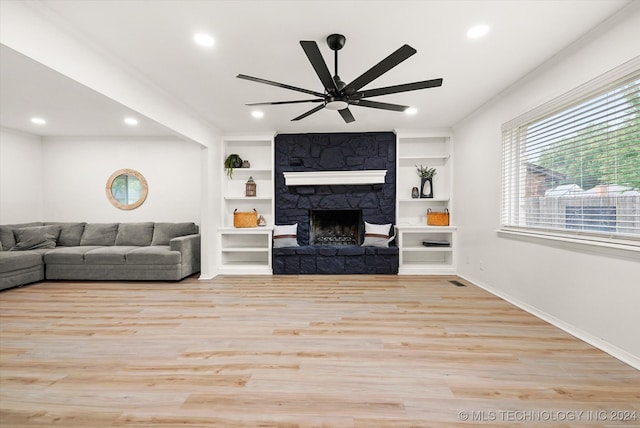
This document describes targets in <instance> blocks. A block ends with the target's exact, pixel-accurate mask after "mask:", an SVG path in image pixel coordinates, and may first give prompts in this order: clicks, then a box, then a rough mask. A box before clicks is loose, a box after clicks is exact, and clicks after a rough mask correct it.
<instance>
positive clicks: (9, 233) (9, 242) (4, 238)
mask: <svg viewBox="0 0 640 428" xmlns="http://www.w3.org/2000/svg"><path fill="white" fill-rule="evenodd" d="M33 226H42V222H32V223H21V224H4V225H2V226H0V242H2V249H3V250H4V251H9V249H10V248H12V247H15V245H16V238H15V237H14V236H13V231H14V229H20V228H23V227H33Z"/></svg>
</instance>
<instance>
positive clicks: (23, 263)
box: [0, 222, 200, 290]
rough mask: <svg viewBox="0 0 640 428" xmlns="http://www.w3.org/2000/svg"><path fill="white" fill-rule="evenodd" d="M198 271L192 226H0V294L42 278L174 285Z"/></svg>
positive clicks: (196, 237) (195, 233)
mask: <svg viewBox="0 0 640 428" xmlns="http://www.w3.org/2000/svg"><path fill="white" fill-rule="evenodd" d="M199 271H200V234H199V233H198V227H197V226H196V224H195V223H152V222H147V223H40V222H37V223H24V224H13V225H2V226H0V290H4V289H6V288H10V287H15V286H19V285H24V284H29V283H32V282H37V281H42V280H44V279H50V280H123V281H129V280H160V281H178V280H181V279H183V278H185V277H187V276H190V275H193V274H194V273H196V272H199Z"/></svg>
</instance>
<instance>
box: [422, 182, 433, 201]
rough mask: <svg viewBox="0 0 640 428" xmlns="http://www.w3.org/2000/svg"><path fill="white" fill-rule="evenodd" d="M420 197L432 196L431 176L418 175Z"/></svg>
mask: <svg viewBox="0 0 640 428" xmlns="http://www.w3.org/2000/svg"><path fill="white" fill-rule="evenodd" d="M420 197H421V198H433V178H432V177H429V178H426V177H420Z"/></svg>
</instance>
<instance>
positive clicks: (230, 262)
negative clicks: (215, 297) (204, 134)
mask: <svg viewBox="0 0 640 428" xmlns="http://www.w3.org/2000/svg"><path fill="white" fill-rule="evenodd" d="M222 142H223V143H222V159H226V157H227V156H228V155H229V154H231V153H236V154H238V155H239V156H240V157H241V158H242V159H243V160H248V161H249V162H250V163H251V167H249V168H234V169H233V176H232V177H229V176H227V175H226V171H224V168H222V171H223V172H222V175H221V178H220V186H221V194H222V195H223V197H222V204H220V205H221V207H220V209H221V211H222V224H221V227H219V228H218V231H217V235H218V245H217V248H218V251H217V267H218V271H219V272H220V273H221V274H228V275H248V274H260V275H270V274H272V268H271V263H272V260H271V247H272V241H271V234H272V232H273V219H274V206H273V164H274V157H273V135H268V136H264V135H262V136H260V135H258V136H255V135H253V136H252V135H248V136H247V135H235V136H225V137H222ZM250 176H251V177H253V179H254V181H255V182H256V191H257V195H256V196H245V194H244V192H245V188H246V181H247V180H248V178H249V177H250ZM236 209H237V210H239V211H251V210H252V209H256V210H257V212H258V215H262V216H264V217H265V219H266V221H267V225H268V226H263V227H247V228H244V227H243V228H236V227H233V212H234V210H236Z"/></svg>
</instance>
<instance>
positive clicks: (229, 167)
mask: <svg viewBox="0 0 640 428" xmlns="http://www.w3.org/2000/svg"><path fill="white" fill-rule="evenodd" d="M224 168H225V170H226V171H227V175H228V176H229V178H233V168H242V158H241V157H240V156H239V155H237V154H235V153H233V154H230V155H229V156H227V158H226V159H225V160H224Z"/></svg>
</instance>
